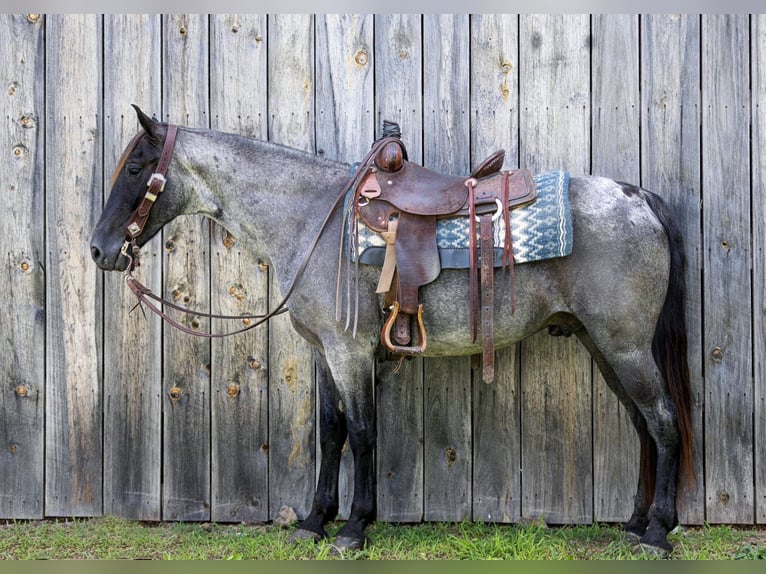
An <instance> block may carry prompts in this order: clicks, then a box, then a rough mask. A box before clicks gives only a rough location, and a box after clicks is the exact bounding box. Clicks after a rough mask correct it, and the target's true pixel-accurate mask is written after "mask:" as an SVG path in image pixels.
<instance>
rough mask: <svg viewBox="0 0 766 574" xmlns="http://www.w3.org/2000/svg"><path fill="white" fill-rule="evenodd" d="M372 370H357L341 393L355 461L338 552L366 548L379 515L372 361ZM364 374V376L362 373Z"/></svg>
mask: <svg viewBox="0 0 766 574" xmlns="http://www.w3.org/2000/svg"><path fill="white" fill-rule="evenodd" d="M367 365H368V366H369V368H368V369H355V370H356V375H355V376H353V375H352V376H351V377H348V373H347V378H344V382H345V383H346V384H345V385H342V384H341V385H340V386H339V391H340V393H341V397H342V399H343V403H344V405H345V413H346V421H347V424H348V440H349V444H350V446H351V453H352V455H353V457H354V497H353V499H352V502H351V514H350V515H349V517H348V520H347V521H346V524H345V525H344V526H343V527H342V528H341V529H340V530H339V531H338V533H337V534H336V536H335V548H336V549H337V550H338V551H340V552H343V551H345V550H359V549H361V548H364V546H365V545H366V543H367V537H366V536H365V534H364V530H365V528H366V527H367V525H369V524H370V523H371V522H372V521H373V520H375V513H376V500H377V499H376V496H377V492H376V484H375V463H374V454H375V443H376V440H377V431H376V427H375V409H374V405H373V391H372V372H371V371H372V361H371V360H370V361H369V362H368V363H367ZM360 371H361V372H360Z"/></svg>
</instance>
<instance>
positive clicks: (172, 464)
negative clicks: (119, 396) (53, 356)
mask: <svg viewBox="0 0 766 574" xmlns="http://www.w3.org/2000/svg"><path fill="white" fill-rule="evenodd" d="M208 35H209V29H208V19H207V17H206V16H204V15H186V14H173V15H166V16H165V17H164V23H163V38H164V41H165V45H164V53H163V117H164V118H166V120H167V121H168V122H170V123H178V124H181V125H187V126H190V127H200V128H206V127H208V118H209V115H208V105H209V101H208V72H209V70H208V59H209V53H208V51H209V45H208ZM180 137H183V134H181V135H180ZM172 175H173V174H172V163H171V168H170V170H169V171H168V177H172ZM163 241H164V250H165V255H164V258H165V268H164V271H165V275H164V279H163V282H164V289H163V295H164V297H166V298H167V299H168V300H170V301H174V302H176V303H177V304H179V305H183V306H184V307H187V308H189V309H197V310H200V311H202V312H209V311H210V257H209V253H210V241H209V223H208V221H206V220H205V219H203V218H201V217H198V216H182V217H178V218H177V219H175V220H174V221H173V222H171V223H169V224H168V225H166V226H165V228H164V230H163ZM180 322H181V323H183V324H184V325H186V326H187V327H189V328H192V329H196V330H200V331H206V330H209V329H210V321H209V320H208V319H205V318H203V317H198V316H194V315H185V316H184V317H181V318H180ZM163 357H164V381H163V388H162V392H163V396H164V404H163V427H164V433H163V438H164V456H163V463H164V464H163V473H164V479H163V493H162V500H163V518H164V519H166V520H209V519H210V405H211V402H210V397H211V388H210V372H211V345H210V341H208V340H207V339H203V338H197V337H193V336H191V335H188V334H186V333H183V332H181V331H178V330H175V329H172V328H169V327H166V328H165V331H164V337H163Z"/></svg>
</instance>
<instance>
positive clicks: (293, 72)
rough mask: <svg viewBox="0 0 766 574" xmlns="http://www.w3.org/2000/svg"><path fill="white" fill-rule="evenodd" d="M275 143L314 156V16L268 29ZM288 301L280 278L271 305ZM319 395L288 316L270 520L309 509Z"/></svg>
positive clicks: (279, 327)
mask: <svg viewBox="0 0 766 574" xmlns="http://www.w3.org/2000/svg"><path fill="white" fill-rule="evenodd" d="M268 26H269V28H268V30H269V32H268V33H269V36H268V42H269V44H268V70H269V72H268V73H269V87H268V109H269V139H270V140H272V141H274V142H276V143H279V144H282V145H287V146H290V147H294V148H297V149H301V150H304V151H308V152H312V151H314V150H315V149H316V145H315V137H314V82H315V76H314V17H313V16H310V15H305V14H304V15H282V14H279V15H273V16H269V22H268ZM281 299H282V296H281V294H280V292H279V288H278V287H277V282H276V280H275V278H274V277H272V281H271V305H272V306H273V305H276V304H278V301H280V300H281ZM315 401H316V389H315V378H314V364H313V360H312V357H311V350H310V347H309V345H308V343H307V342H306V341H304V340H303V339H301V338H300V337H298V335H297V334H296V333H295V331H294V330H293V328H292V326H291V325H290V320H289V319H288V318H286V317H275V318H273V319H271V320H270V321H269V484H270V501H269V515H270V517H271V518H274V517H276V516H277V515H278V513H279V510H280V508H281V507H283V506H288V507H291V508H292V509H293V510H294V511H295V513H296V514H297V516H298V517H299V518H305V517H306V516H307V515H308V513H309V511H310V509H311V501H312V495H313V493H314V488H315V472H316V444H315V440H316V429H315V422H314V421H315V419H314V411H315Z"/></svg>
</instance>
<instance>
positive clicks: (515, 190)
mask: <svg viewBox="0 0 766 574" xmlns="http://www.w3.org/2000/svg"><path fill="white" fill-rule="evenodd" d="M504 160H505V151H504V150H498V151H496V152H494V153H493V154H491V155H490V156H489V157H488V158H487V159H486V160H484V161H483V162H481V164H479V166H478V167H477V168H476V169H474V170H473V171H472V172H471V174H470V175H469V176H468V177H460V176H452V175H445V174H441V173H438V172H435V171H432V170H430V169H427V168H425V167H422V166H420V165H417V164H415V163H412V162H410V161H408V159H407V150H406V149H405V146H404V144H403V142H402V141H401V137H400V132H399V126H398V125H396V124H395V123H393V122H385V125H384V136H383V137H382V138H381V139H379V140H377V141H376V142H375V143H374V144H373V146H372V148H371V150H370V153H369V154H368V155H367V157H366V158H365V161H364V162H363V163H362V165H360V167H359V168H358V170H357V179H356V182H355V187H353V189H354V194H353V202H352V210H353V213H352V215H351V217H352V221H353V222H354V224H356V222H357V220H358V219H361V220H362V221H363V222H364V224H365V225H367V227H369V228H370V229H372V230H374V231H376V232H378V233H380V234H381V236H382V237H383V239H384V240H385V243H386V252H385V258H384V263H383V267H382V270H381V274H380V279H379V282H378V287H377V292H378V293H379V294H384V301H385V304H384V308H385V310H386V315H387V316H386V318H385V321H384V324H383V328H382V330H381V342H382V343H383V345H384V346H385V347H386V349H388V350H389V351H390V352H392V353H394V354H395V355H398V356H400V357H402V358H403V357H406V356H411V355H417V354H420V353H422V352H423V351H424V350H425V349H426V344H427V335H426V329H425V326H424V324H423V304H422V303H420V302H419V299H418V291H419V289H420V287H421V286H423V285H427V284H428V283H430V282H432V281H434V280H435V279H436V278H437V277H438V276H439V273H440V271H441V265H440V262H439V250H438V247H437V241H436V221H437V219H441V218H451V217H468V218H470V221H472V222H475V223H474V224H473V225H472V226H471V228H472V229H473V230H474V233H469V245H468V247H469V276H470V293H469V304H470V322H471V336H472V340H473V341H474V342H475V341H476V337H477V333H478V322H479V316H480V317H481V332H482V335H481V336H482V351H483V354H482V358H483V369H482V377H483V379H484V381H485V382H491V381H492V380H493V379H494V338H493V334H494V321H493V312H494V267H495V263H494V247H495V245H494V244H495V240H494V236H495V233H494V224H495V222H496V221H497V220H498V219H499V218H501V217H502V218H503V222H504V224H505V234H504V242H503V260H502V267H503V268H504V269H505V268H507V269H508V271H509V273H510V278H511V287H510V289H511V305H512V309H513V307H514V306H515V298H514V296H513V245H512V237H511V225H510V210H511V209H514V208H517V207H521V206H525V205H529V204H530V203H532V202H534V201H535V199H536V198H537V190H536V188H535V184H534V181H533V179H532V176H531V174H530V172H529V171H528V170H513V171H505V170H504V171H501V167H502V165H503V162H504ZM477 227H478V233H476V232H475V231H476V228H477ZM356 259H357V261H358V254H357V258H356ZM413 318H414V319H415V322H416V323H417V342H414V341H413V336H412V329H411V322H412V319H413Z"/></svg>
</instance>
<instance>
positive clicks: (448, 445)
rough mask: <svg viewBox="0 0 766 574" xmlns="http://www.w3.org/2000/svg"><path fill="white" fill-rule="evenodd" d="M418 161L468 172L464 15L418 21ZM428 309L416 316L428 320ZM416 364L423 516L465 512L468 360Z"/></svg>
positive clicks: (463, 516)
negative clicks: (421, 401) (420, 387)
mask: <svg viewBox="0 0 766 574" xmlns="http://www.w3.org/2000/svg"><path fill="white" fill-rule="evenodd" d="M423 43H424V45H426V46H428V47H429V49H428V50H427V51H425V52H424V54H423V84H424V93H423V110H424V113H423V154H424V159H423V165H425V166H426V167H429V168H431V169H434V170H437V171H440V172H443V173H450V174H454V175H460V174H463V175H466V174H468V172H469V171H470V167H469V162H470V153H471V149H470V142H471V139H470V131H469V119H470V108H469V102H470V100H469V84H470V82H469V80H470V72H469V55H470V33H469V17H468V15H467V14H456V15H451V14H440V15H426V16H425V17H424V20H423ZM427 315H428V309H426V310H425V318H424V321H425V322H426V323H428V318H427ZM423 369H424V397H425V407H426V408H425V410H424V420H423V425H424V438H425V444H424V455H425V456H424V469H425V473H424V479H425V514H424V518H425V519H426V520H455V521H457V520H468V519H470V517H471V468H472V464H471V461H472V456H471V394H472V391H471V359H470V358H469V357H457V358H450V359H441V358H440V359H427V360H425V361H424V363H423Z"/></svg>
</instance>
